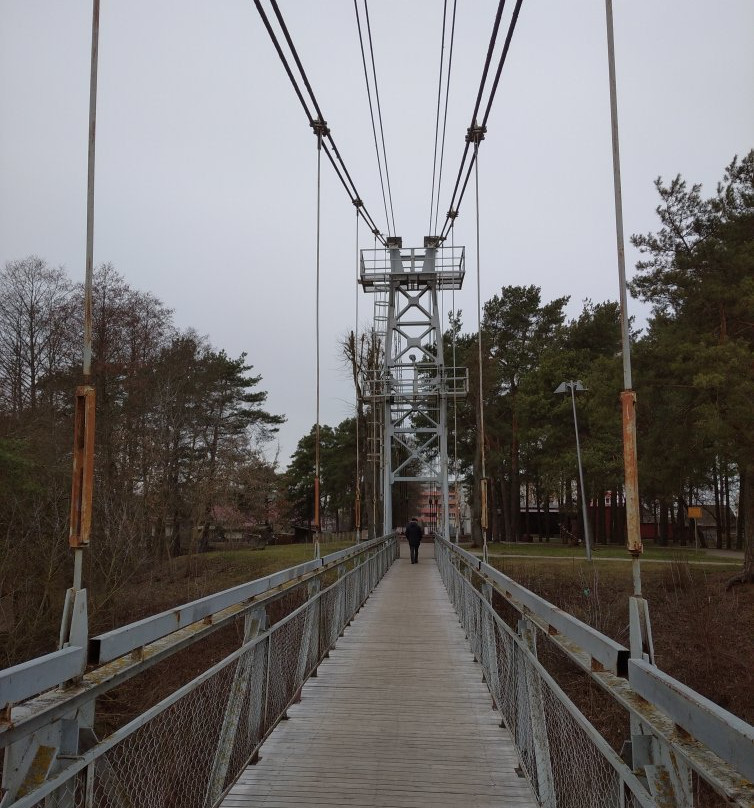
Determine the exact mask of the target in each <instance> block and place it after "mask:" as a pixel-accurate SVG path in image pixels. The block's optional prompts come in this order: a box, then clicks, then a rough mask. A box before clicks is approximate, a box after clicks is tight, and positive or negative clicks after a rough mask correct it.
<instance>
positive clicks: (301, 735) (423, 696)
mask: <svg viewBox="0 0 754 808" xmlns="http://www.w3.org/2000/svg"><path fill="white" fill-rule="evenodd" d="M431 553H432V547H431V546H422V548H421V559H420V562H419V564H417V565H412V564H411V563H410V562H409V560H408V558H407V557H406V556H408V553H407V552H405V553H404V557H403V558H401V559H400V560H398V561H396V562H395V564H394V565H393V566H392V568H391V569H390V571H389V572H388V573H387V575H386V576H385V578H384V579H383V581H382V582H381V583H380V584H379V585H378V587H377V588H376V589H375V591H374V593H373V594H372V596H371V597H370V599H369V600H368V601H367V603H366V605H365V606H364V608H363V609H362V610H361V611H360V612H359V614H358V615H357V616H356V618H355V619H354V621H353V623H352V624H351V626H350V627H349V628H348V629H347V630H346V633H345V635H344V636H343V637H342V638H341V639H340V640H338V645H337V648H336V649H335V650H333V651H332V652H331V654H330V658H329V659H327V660H325V661H324V662H323V664H322V665H321V667H320V669H319V675H318V676H317V678H316V679H310V680H309V682H307V684H306V685H305V687H304V690H303V696H302V701H301V703H300V704H296V705H294V706H292V707H291V708H290V710H289V711H288V714H289V716H290V720H288V721H284V722H282V723H281V724H280V725H279V726H278V727H277V729H276V730H275V731H274V732H273V733H272V735H271V736H270V738H269V739H268V740H267V742H266V743H265V745H264V746H263V747H262V752H261V758H260V760H259V762H258V763H257V764H256V765H254V766H249V767H248V768H247V769H246V770H245V771H244V772H243V774H242V775H241V777H240V778H239V780H238V782H237V783H236V784H235V786H234V787H233V788H232V789H231V791H230V793H229V794H228V795H227V797H226V798H225V800H224V801H223V803H222V806H223V808H251V807H252V806H255V808H256V806H261V807H262V808H294V807H295V806H314V807H315V808H319V806H334V807H335V808H339V807H340V806H349V807H350V808H424V806H439V808H446V807H447V808H451V807H455V806H461V805H463V806H469V808H493V806H494V807H495V808H535V806H536V800H535V799H534V796H533V795H532V792H531V789H530V787H529V784H528V783H527V781H526V780H524V779H522V778H520V777H518V775H517V774H516V773H515V769H516V767H517V766H518V758H517V757H516V753H515V749H514V747H513V744H512V742H511V740H510V736H509V734H508V732H507V731H506V730H504V729H501V728H500V726H499V721H500V719H499V715H498V713H496V712H495V711H494V710H493V709H492V702H491V698H490V694H489V691H488V690H487V687H486V685H484V683H483V682H482V678H481V670H480V667H479V665H478V664H476V663H475V662H474V659H473V657H472V655H471V652H470V650H469V647H468V643H467V642H466V639H465V637H464V634H463V629H462V628H461V627H460V625H459V623H458V620H457V618H456V615H455V613H454V611H453V608H452V606H451V604H450V601H449V600H448V596H447V594H446V592H445V589H444V587H443V584H442V581H441V580H440V575H439V572H438V570H437V567H436V566H435V563H434V560H433V559H432V557H431Z"/></svg>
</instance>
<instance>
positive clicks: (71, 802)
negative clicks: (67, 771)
mask: <svg viewBox="0 0 754 808" xmlns="http://www.w3.org/2000/svg"><path fill="white" fill-rule="evenodd" d="M89 777H91V775H89ZM86 797H87V774H86V773H85V772H80V773H79V774H77V775H76V776H75V777H72V778H71V779H70V780H67V781H66V782H65V783H63V784H62V785H61V786H60V787H59V788H56V789H55V791H53V792H52V793H51V794H49V795H48V796H47V797H44V798H42V799H41V800H39V802H35V803H34V805H33V808H89V806H88V805H87V799H86ZM90 802H91V800H90Z"/></svg>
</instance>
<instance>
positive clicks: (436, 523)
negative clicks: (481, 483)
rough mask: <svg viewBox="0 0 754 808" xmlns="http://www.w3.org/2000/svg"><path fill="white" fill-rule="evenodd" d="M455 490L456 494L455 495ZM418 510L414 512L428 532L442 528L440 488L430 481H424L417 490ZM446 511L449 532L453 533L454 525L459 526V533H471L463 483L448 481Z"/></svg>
mask: <svg viewBox="0 0 754 808" xmlns="http://www.w3.org/2000/svg"><path fill="white" fill-rule="evenodd" d="M456 490H457V496H456ZM417 510H418V512H417V513H416V514H415V515H416V516H418V517H419V520H420V521H421V523H422V524H423V525H424V529H425V531H426V532H428V533H435V532H437V531H439V530H440V529H441V528H442V521H443V513H442V489H441V488H440V486H438V485H436V484H432V483H424V484H423V485H422V486H421V488H420V490H419V500H418V505H417ZM448 511H449V520H450V534H451V536H453V535H455V530H456V525H459V526H460V531H461V535H462V536H464V535H468V534H469V533H471V510H470V508H469V504H468V497H467V496H466V490H465V488H464V486H463V484H462V483H461V482H460V481H459V482H458V486H457V489H456V484H455V482H454V481H453V480H449V481H448Z"/></svg>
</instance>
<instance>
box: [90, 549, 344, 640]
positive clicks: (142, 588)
mask: <svg viewBox="0 0 754 808" xmlns="http://www.w3.org/2000/svg"><path fill="white" fill-rule="evenodd" d="M349 546H350V543H349V542H343V541H338V542H328V543H327V544H322V545H321V547H320V549H321V553H322V555H323V556H324V555H327V554H329V553H334V552H336V551H337V550H342V549H343V548H344V547H349ZM313 558H314V546H313V545H312V544H281V545H270V546H268V547H263V548H261V549H258V550H253V549H251V548H250V547H240V548H232V549H225V548H223V549H218V550H211V551H210V552H208V553H201V554H194V555H184V556H177V557H176V558H172V559H169V560H167V561H163V562H154V561H152V562H149V563H148V564H145V565H144V566H143V567H142V568H141V569H139V570H138V571H136V572H135V573H134V574H133V576H131V577H130V579H129V580H128V581H127V582H126V583H125V585H124V586H123V587H122V590H121V591H120V592H118V593H117V594H116V595H115V596H113V597H111V598H109V599H108V601H107V605H106V607H105V608H103V609H101V610H100V609H99V608H98V605H99V604H98V603H97V602H96V599H95V600H94V603H93V604H92V606H91V607H90V609H91V617H92V624H93V628H94V630H95V631H98V632H101V631H106V630H108V629H110V628H115V627H117V626H122V625H125V624H126V623H131V622H133V621H134V620H141V619H142V618H144V617H148V616H149V615H152V614H156V613H157V612H161V611H165V610H167V609H172V608H174V607H176V606H180V605H182V604H184V603H188V602H189V601H192V600H196V599H197V598H201V597H204V596H205V595H210V594H212V593H214V592H220V591H222V590H223V589H229V588H230V587H232V586H238V584H242V583H245V582H246V581H253V580H254V579H255V578H262V577H264V576H265V575H271V574H272V573H273V572H278V571H279V570H283V569H286V568H287V567H293V566H295V565H296V564H302V563H304V562H305V561H311V560H312V559H313ZM135 592H138V593H139V596H138V597H134V593H135Z"/></svg>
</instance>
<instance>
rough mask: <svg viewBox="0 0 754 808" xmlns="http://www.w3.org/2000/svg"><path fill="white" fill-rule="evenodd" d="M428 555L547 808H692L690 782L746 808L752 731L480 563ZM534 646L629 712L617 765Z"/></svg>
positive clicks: (446, 551)
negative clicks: (500, 609)
mask: <svg viewBox="0 0 754 808" xmlns="http://www.w3.org/2000/svg"><path fill="white" fill-rule="evenodd" d="M435 547H436V556H437V560H438V566H439V568H440V572H441V575H442V577H443V581H444V583H445V586H446V588H447V590H448V594H449V596H450V599H451V601H452V603H453V605H454V607H455V609H456V611H457V613H458V615H459V620H460V621H461V623H462V624H463V626H464V628H465V630H466V633H467V635H468V637H469V640H470V642H471V646H472V650H473V652H474V655H475V657H476V659H477V660H478V661H479V662H480V663H481V665H482V669H483V671H484V676H485V681H486V682H487V684H488V686H489V688H490V692H491V694H492V696H493V699H494V701H495V704H496V705H497V706H498V708H499V709H500V712H501V715H502V717H503V721H504V723H505V724H506V725H507V727H508V728H509V730H510V732H511V734H512V736H513V739H514V742H515V743H516V746H517V748H518V751H519V757H520V760H521V767H522V769H523V771H524V772H525V774H526V775H527V777H528V778H529V780H530V782H531V783H532V786H533V787H534V789H535V792H536V794H537V796H538V798H539V800H540V803H541V804H542V805H543V806H545V807H546V808H556V806H557V808H567V807H568V806H573V807H574V808H576V807H577V806H584V805H589V806H610V808H618V807H619V806H621V807H622V806H624V805H630V806H639V805H641V806H649V805H658V806H682V807H683V808H690V807H691V806H693V805H694V804H696V803H695V789H694V787H693V783H692V776H691V772H692V771H693V772H695V773H696V774H697V776H698V777H699V778H700V779H701V780H703V781H705V782H706V783H707V784H708V785H709V786H710V788H711V789H712V790H713V791H716V792H717V793H718V794H719V795H720V796H721V797H722V801H721V803H720V804H721V805H722V804H724V805H739V806H751V805H754V785H752V779H754V727H752V726H751V725H749V724H746V723H745V722H744V721H742V720H741V719H739V718H737V717H736V716H734V715H732V714H731V713H729V712H727V711H726V710H723V709H722V708H720V707H718V706H717V705H714V704H713V703H712V702H710V701H709V700H707V699H705V698H704V697H702V696H700V695H699V694H697V693H695V692H694V691H692V690H691V689H690V688H687V687H685V686H684V685H682V684H681V683H680V682H677V681H676V680H674V679H672V678H671V677H670V676H668V675H667V674H664V673H663V672H662V671H660V670H658V669H657V668H656V667H655V666H654V665H651V664H650V663H648V662H647V661H646V660H639V659H630V658H629V656H630V655H629V652H628V650H627V649H626V648H624V647H623V646H622V645H620V644H619V643H616V642H615V641H614V640H612V639H610V638H609V637H606V636H604V635H603V634H600V633H599V632H598V631H596V630H595V629H593V628H591V627H590V626H588V625H586V624H585V623H583V622H581V621H580V620H578V619H577V618H575V617H573V616H572V615H569V614H568V613H566V612H563V611H562V610H561V609H558V608H557V607H555V606H553V605H552V604H550V603H548V602H547V601H546V600H544V599H543V598H541V597H539V596H538V595H536V594H534V593H533V592H530V591H529V590H527V589H525V588H524V587H522V586H521V585H520V584H518V583H516V582H515V581H513V580H512V579H511V578H509V577H508V576H506V575H504V574H503V573H501V572H499V571H498V570H496V569H494V568H493V567H491V566H490V565H488V564H484V563H483V562H482V561H480V559H479V558H478V557H476V556H474V555H472V554H470V553H467V552H465V551H464V550H462V549H460V548H459V547H457V546H455V545H452V544H450V543H448V542H446V541H444V540H442V539H439V538H438V539H436V543H435ZM493 593H497V595H498V596H500V597H502V598H503V599H504V600H505V602H506V603H507V604H508V605H509V606H510V607H512V608H513V610H514V611H513V612H512V613H513V614H517V616H518V624H517V626H516V627H515V629H514V628H513V627H511V626H510V625H509V624H508V622H506V620H504V619H503V618H502V617H501V616H500V614H498V613H497V611H496V610H495V608H493V602H492V601H493ZM538 638H540V643H541V642H551V643H553V644H554V646H555V647H557V648H558V649H559V650H560V651H562V652H563V653H564V654H566V655H567V656H568V657H569V658H570V659H571V660H572V661H573V662H574V663H576V665H577V666H579V667H580V668H581V670H582V671H583V672H584V673H585V674H587V675H588V676H590V677H591V678H592V679H593V680H594V681H595V682H596V683H597V684H599V685H600V686H601V687H602V688H603V689H604V690H605V691H606V692H607V693H608V694H609V695H610V696H612V698H613V699H614V700H615V701H616V702H617V703H618V704H619V705H620V706H621V707H622V708H624V709H625V711H626V713H627V718H628V720H627V721H626V722H625V723H626V725H629V724H630V727H631V729H630V738H628V739H627V741H628V743H627V744H625V746H624V749H623V750H622V754H621V755H619V754H618V753H617V752H616V751H615V750H614V749H613V748H612V746H611V745H610V744H609V743H608V742H607V740H605V738H603V736H602V735H601V734H600V733H599V732H598V730H597V729H596V728H595V727H594V726H593V725H592V724H591V723H590V721H589V720H588V719H587V718H586V717H585V716H584V715H583V714H582V712H581V711H580V710H579V709H578V708H577V707H576V705H575V704H574V703H573V702H572V701H571V699H570V698H569V697H568V696H567V695H566V694H565V693H564V691H563V690H562V688H561V687H560V686H559V684H558V683H557V682H556V681H555V679H554V678H553V676H551V674H550V673H549V672H548V670H547V669H546V668H545V667H544V666H543V664H542V661H541V660H540V658H539V657H538V654H537V640H538ZM624 757H625V758H626V760H625V761H624ZM629 764H630V765H629Z"/></svg>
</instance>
